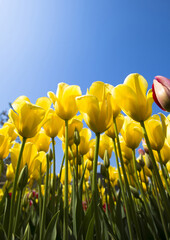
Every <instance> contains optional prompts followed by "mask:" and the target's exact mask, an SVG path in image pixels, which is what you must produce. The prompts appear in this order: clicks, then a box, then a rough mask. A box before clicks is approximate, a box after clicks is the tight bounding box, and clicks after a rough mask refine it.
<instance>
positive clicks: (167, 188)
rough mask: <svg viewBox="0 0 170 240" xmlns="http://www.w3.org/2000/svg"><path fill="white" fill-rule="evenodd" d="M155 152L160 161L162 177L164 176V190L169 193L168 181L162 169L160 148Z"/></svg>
mask: <svg viewBox="0 0 170 240" xmlns="http://www.w3.org/2000/svg"><path fill="white" fill-rule="evenodd" d="M157 153H158V157H159V161H160V165H161V170H162V174H163V178H164V181H165V185H166V190H167V192H168V194H169V195H170V189H169V185H168V182H167V179H166V173H165V169H164V166H163V162H162V157H161V153H160V150H159V151H157Z"/></svg>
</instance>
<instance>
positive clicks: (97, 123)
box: [76, 82, 113, 133]
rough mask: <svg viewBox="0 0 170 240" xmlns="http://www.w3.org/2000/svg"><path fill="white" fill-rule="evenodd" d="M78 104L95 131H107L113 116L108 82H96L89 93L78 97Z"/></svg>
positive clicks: (87, 122)
mask: <svg viewBox="0 0 170 240" xmlns="http://www.w3.org/2000/svg"><path fill="white" fill-rule="evenodd" d="M76 101H77V106H78V109H79V111H80V113H81V114H82V116H83V119H84V121H85V122H86V124H87V125H88V127H89V128H90V129H91V130H92V131H93V132H95V133H102V132H104V131H106V130H107V129H108V128H109V127H110V125H111V123H112V118H113V112H112V105H111V94H110V92H109V91H108V89H107V87H106V84H105V83H103V82H94V83H93V84H92V85H91V87H90V90H87V94H86V95H84V96H81V97H77V98H76Z"/></svg>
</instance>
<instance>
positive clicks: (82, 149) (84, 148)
mask: <svg viewBox="0 0 170 240" xmlns="http://www.w3.org/2000/svg"><path fill="white" fill-rule="evenodd" d="M79 134H80V144H79V147H78V150H79V153H80V155H85V154H86V153H87V152H88V151H89V141H90V138H91V131H90V129H89V128H83V129H82V130H81V131H80V133H79Z"/></svg>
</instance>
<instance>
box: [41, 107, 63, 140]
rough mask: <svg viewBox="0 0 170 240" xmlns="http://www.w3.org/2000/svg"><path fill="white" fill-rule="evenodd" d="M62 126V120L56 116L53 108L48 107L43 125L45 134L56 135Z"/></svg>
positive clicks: (52, 136)
mask: <svg viewBox="0 0 170 240" xmlns="http://www.w3.org/2000/svg"><path fill="white" fill-rule="evenodd" d="M63 126H64V121H63V120H62V119H61V118H60V117H58V115H57V114H56V112H55V111H54V110H53V109H49V110H48V112H47V115H46V122H45V124H44V125H43V128H44V130H45V133H46V134H47V136H48V137H50V138H54V137H56V136H57V135H58V133H59V131H60V130H61V128H62V127H63Z"/></svg>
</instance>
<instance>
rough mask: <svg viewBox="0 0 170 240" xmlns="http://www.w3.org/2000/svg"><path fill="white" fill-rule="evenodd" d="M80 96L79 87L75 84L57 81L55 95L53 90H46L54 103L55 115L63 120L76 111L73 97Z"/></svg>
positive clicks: (71, 116)
mask: <svg viewBox="0 0 170 240" xmlns="http://www.w3.org/2000/svg"><path fill="white" fill-rule="evenodd" d="M78 96H81V89H80V87H79V86H76V85H70V86H69V85H68V84H66V83H59V84H58V88H57V92H56V95H55V94H54V93H53V92H48V97H49V98H50V99H51V101H52V102H53V104H54V108H55V111H56V113H57V115H58V116H59V117H60V118H62V119H63V120H69V119H71V118H73V117H74V116H75V115H76V114H77V112H78V108H77V104H76V101H75V98H76V97H78Z"/></svg>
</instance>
